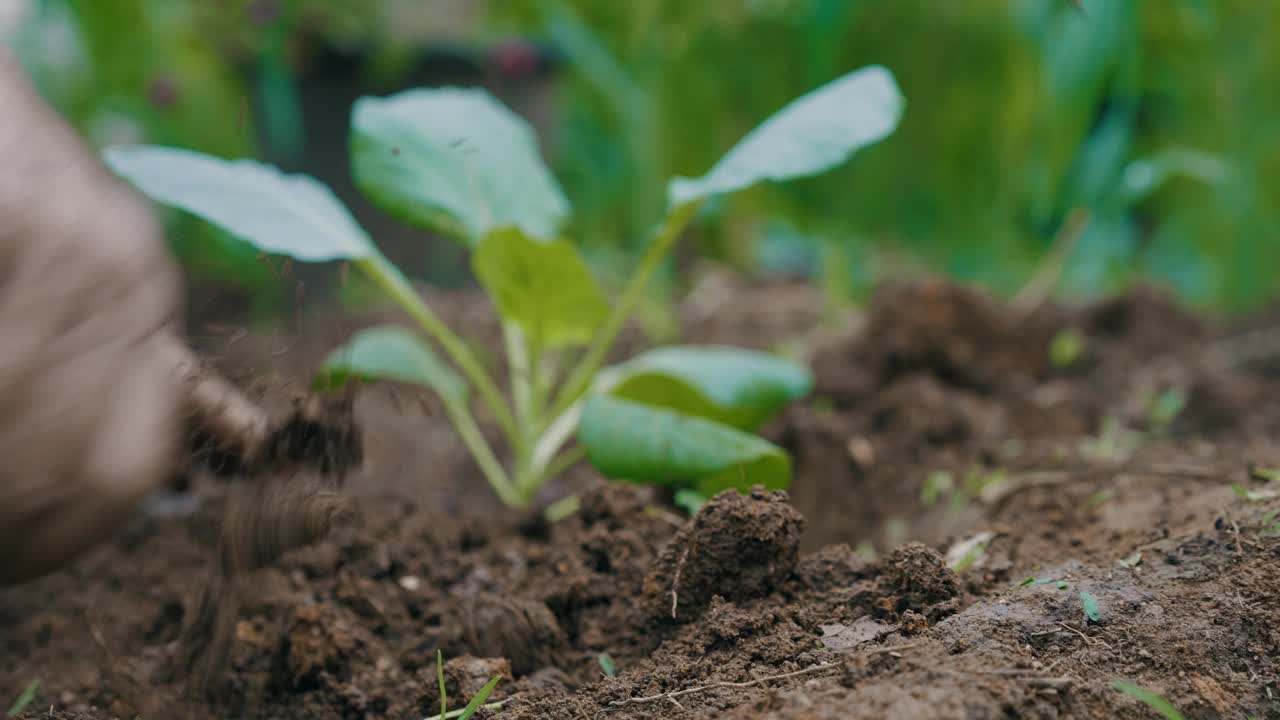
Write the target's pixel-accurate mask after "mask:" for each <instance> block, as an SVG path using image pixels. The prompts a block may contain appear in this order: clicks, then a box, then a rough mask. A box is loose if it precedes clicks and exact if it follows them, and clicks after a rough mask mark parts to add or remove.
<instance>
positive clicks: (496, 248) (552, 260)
mask: <svg viewBox="0 0 1280 720" xmlns="http://www.w3.org/2000/svg"><path fill="white" fill-rule="evenodd" d="M471 261H472V267H473V268H474V270H475V273H476V277H477V278H478V279H479V280H480V283H481V284H482V285H484V288H485V290H486V291H487V292H488V293H489V297H490V298H492V300H493V303H494V305H496V306H497V308H498V312H499V313H501V314H502V316H503V317H504V318H506V319H508V320H511V321H513V322H515V323H516V324H518V325H519V326H520V327H521V328H522V329H523V330H524V331H525V333H526V334H527V335H528V336H529V337H530V338H531V339H533V340H535V341H536V342H539V343H540V344H541V345H542V347H544V348H554V347H561V346H564V345H574V344H584V343H586V342H588V341H589V340H590V339H591V336H592V334H593V333H594V332H595V330H596V328H598V327H599V326H600V323H602V322H604V319H605V316H607V315H608V314H609V303H608V301H607V300H605V297H604V293H602V292H600V288H599V286H597V285H596V281H595V279H594V278H593V277H591V271H590V270H589V269H587V265H586V263H584V262H583V261H582V258H581V257H580V256H579V255H578V252H577V250H575V249H574V247H573V246H572V245H570V244H569V243H568V242H565V241H563V240H558V241H556V242H538V241H537V240H534V239H532V238H530V237H529V236H528V235H526V234H525V233H523V232H521V231H520V229H519V228H515V227H504V228H499V229H497V230H494V231H492V232H490V233H489V234H487V235H485V236H484V239H483V240H481V241H480V244H479V246H478V247H477V248H476V251H475V253H474V254H473V255H472V258H471Z"/></svg>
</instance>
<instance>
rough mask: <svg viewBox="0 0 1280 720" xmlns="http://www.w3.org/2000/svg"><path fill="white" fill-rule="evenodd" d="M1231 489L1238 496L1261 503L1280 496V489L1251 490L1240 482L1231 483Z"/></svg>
mask: <svg viewBox="0 0 1280 720" xmlns="http://www.w3.org/2000/svg"><path fill="white" fill-rule="evenodd" d="M1231 491H1232V492H1234V493H1235V494H1236V497H1238V498H1240V499H1241V500H1244V501H1245V502H1250V503H1260V502H1263V501H1264V500H1270V499H1272V498H1274V497H1280V490H1250V489H1249V488H1247V487H1245V486H1244V485H1241V484H1240V483H1231Z"/></svg>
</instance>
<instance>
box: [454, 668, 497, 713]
mask: <svg viewBox="0 0 1280 720" xmlns="http://www.w3.org/2000/svg"><path fill="white" fill-rule="evenodd" d="M501 679H502V676H501V675H494V676H493V679H492V680H490V681H489V682H487V683H485V685H484V687H482V688H480V692H478V693H476V696H475V697H473V698H471V702H469V703H467V706H466V707H465V708H463V709H462V714H461V715H459V716H458V720H467V718H470V717H471V716H472V715H475V714H476V713H477V712H480V707H481V706H482V705H484V701H485V700H488V699H489V693H491V692H493V689H494V688H495V687H497V686H498V681H499V680H501Z"/></svg>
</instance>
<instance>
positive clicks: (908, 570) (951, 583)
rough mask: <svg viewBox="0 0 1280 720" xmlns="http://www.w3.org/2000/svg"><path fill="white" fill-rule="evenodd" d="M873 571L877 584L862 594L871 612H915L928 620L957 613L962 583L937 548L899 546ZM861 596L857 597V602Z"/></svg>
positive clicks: (883, 615)
mask: <svg viewBox="0 0 1280 720" xmlns="http://www.w3.org/2000/svg"><path fill="white" fill-rule="evenodd" d="M877 570H878V572H875V571H873V577H875V579H876V580H875V584H874V586H873V587H872V588H870V589H868V590H865V591H863V592H862V593H860V598H861V599H863V600H864V601H868V602H867V604H868V605H869V609H870V610H871V612H872V614H874V615H875V616H877V617H878V618H880V619H886V620H898V619H901V618H902V617H903V616H904V615H905V614H906V613H909V612H914V613H916V614H918V615H921V616H923V617H924V618H925V619H927V620H929V621H936V620H937V619H939V618H941V617H945V616H946V615H950V614H952V613H954V612H955V610H956V606H957V603H956V602H955V601H956V600H957V599H958V598H959V596H960V583H959V581H958V579H957V577H956V574H955V572H954V571H952V570H951V568H949V567H947V565H946V563H945V562H944V561H943V559H942V555H940V554H939V553H938V551H937V550H934V549H933V548H930V547H928V546H927V545H924V544H922V543H918V542H911V543H907V544H906V545H903V546H901V547H899V548H896V549H895V550H894V551H893V553H892V554H890V555H889V557H888V558H886V559H885V560H884V561H883V562H881V563H879V566H878V568H877ZM860 598H859V597H855V599H854V600H855V602H857V601H858V600H859V599H860Z"/></svg>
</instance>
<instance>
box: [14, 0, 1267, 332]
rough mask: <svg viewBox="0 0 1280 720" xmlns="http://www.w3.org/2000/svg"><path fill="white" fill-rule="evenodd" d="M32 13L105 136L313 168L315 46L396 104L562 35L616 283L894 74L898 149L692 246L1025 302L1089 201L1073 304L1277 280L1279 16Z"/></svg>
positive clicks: (590, 240)
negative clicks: (805, 97) (756, 153)
mask: <svg viewBox="0 0 1280 720" xmlns="http://www.w3.org/2000/svg"><path fill="white" fill-rule="evenodd" d="M31 1H32V4H33V5H34V7H36V8H37V10H36V12H34V13H32V14H30V15H29V16H28V17H27V20H26V23H25V25H24V27H23V28H22V29H21V30H20V31H19V32H18V33H17V34H16V35H15V38H16V40H14V43H15V44H16V46H17V47H18V49H19V51H20V53H21V54H22V55H23V57H24V60H25V61H26V63H27V65H28V67H30V68H32V71H33V73H34V74H35V76H36V78H37V81H38V82H39V83H40V85H41V87H42V89H43V90H44V91H45V92H46V93H47V94H48V95H49V96H50V97H51V98H53V99H54V100H55V102H56V103H57V104H58V105H59V107H60V108H62V109H63V110H64V112H66V113H67V114H68V116H69V117H71V118H72V120H73V121H74V122H75V123H76V124H77V125H78V126H79V127H80V128H82V129H83V130H84V132H85V133H86V135H88V136H89V137H90V138H92V139H93V141H94V142H97V143H105V142H109V141H121V140H136V139H146V140H147V141H149V142H159V143H172V144H177V145H183V146H186V147H191V148H195V149H198V150H202V151H205V152H210V153H214V154H219V155H227V156H229V155H253V154H261V153H262V152H264V151H269V152H270V153H272V154H273V155H275V156H276V157H277V158H280V157H285V158H287V157H288V156H289V154H290V153H291V152H297V151H298V150H297V148H298V147H299V146H300V144H301V137H302V129H303V127H304V123H303V119H302V118H301V117H299V115H298V114H297V108H298V104H297V99H296V88H295V87H294V79H293V76H292V75H291V71H292V74H293V75H296V72H297V68H299V67H300V65H301V64H303V63H304V59H303V58H302V57H300V55H299V53H300V51H299V46H298V43H297V42H291V39H292V40H296V37H297V36H299V35H301V34H305V35H306V36H307V37H308V38H309V39H310V41H311V42H312V43H315V42H317V41H319V42H326V43H329V44H331V45H334V46H338V47H344V48H351V47H360V48H363V49H364V50H365V51H366V52H365V57H366V62H367V63H368V65H369V68H368V75H369V78H370V89H369V92H379V93H381V92H386V91H388V90H389V89H390V87H391V86H392V85H394V84H395V82H396V80H397V78H398V77H401V76H403V74H404V72H405V70H406V68H407V67H408V66H409V65H410V64H411V58H412V56H413V53H414V49H415V47H419V45H420V44H421V39H422V38H423V37H427V36H430V35H431V33H432V30H433V28H436V32H437V34H438V35H439V36H440V37H438V38H437V39H438V40H445V41H448V40H450V39H456V36H457V35H459V33H460V30H459V23H460V22H461V23H464V24H467V29H466V30H465V32H464V34H465V35H466V36H467V38H468V39H470V40H472V41H474V40H477V39H478V40H481V41H485V40H496V39H499V38H502V37H504V36H509V35H524V36H533V37H539V38H544V39H546V40H547V41H548V42H549V43H550V44H551V45H553V46H554V47H556V48H557V49H558V51H559V52H560V53H561V54H562V55H563V56H564V57H565V59H566V60H567V66H566V67H565V68H564V69H563V70H562V74H563V75H564V78H563V81H562V82H561V83H560V84H559V85H558V86H557V88H556V93H557V95H556V116H555V125H554V128H553V135H554V143H553V146H552V147H551V149H550V151H551V155H552V157H551V161H552V164H553V165H554V167H555V169H556V171H557V174H558V176H559V177H560V179H561V181H562V183H563V184H564V186H565V188H566V191H567V193H568V195H569V198H570V200H571V202H572V203H573V205H574V208H575V218H576V226H575V227H574V228H573V229H572V230H573V233H572V234H573V236H574V237H575V238H576V239H578V240H579V242H581V243H582V244H583V245H584V247H585V249H586V250H587V252H588V255H589V256H590V257H591V258H592V259H593V261H594V262H595V264H596V265H597V266H598V267H600V268H601V269H602V270H603V271H605V272H606V273H607V272H608V271H609V270H610V268H619V267H622V266H625V265H626V264H627V263H628V262H629V258H630V257H632V255H633V254H634V252H635V251H636V249H637V248H638V247H639V246H640V245H641V244H642V243H643V242H644V241H645V240H646V238H647V237H648V235H647V233H648V231H649V230H650V228H651V226H652V225H653V223H655V222H656V221H657V219H658V218H659V217H661V214H662V204H663V195H662V193H663V183H664V181H665V179H666V178H667V177H670V176H672V175H675V174H684V175H697V174H700V173H702V172H704V171H705V170H706V169H707V168H708V167H709V166H710V164H711V163H712V162H713V161H714V160H715V159H716V158H718V157H719V156H720V155H721V154H722V153H723V152H724V151H725V150H726V149H727V148H728V147H729V146H730V145H731V144H732V143H733V142H734V140H736V139H737V138H739V137H741V136H742V134H743V133H744V132H746V131H747V130H748V129H750V128H751V127H753V126H754V125H755V124H756V123H758V122H759V121H760V120H761V119H762V118H764V117H765V116H767V115H768V114H769V113H770V112H771V111H772V110H774V109H776V108H777V107H779V106H781V105H782V104H783V103H784V102H785V101H786V100H788V99H790V98H792V97H795V96H797V95H799V94H801V93H803V92H805V91H807V90H809V89H812V88H814V87H816V86H818V85H820V84H822V83H824V82H826V81H828V80H830V79H831V78H834V77H836V76H838V75H840V74H841V73H843V72H847V71H848V70H851V69H853V68H856V67H861V66H864V65H868V64H883V65H885V66H887V67H888V68H889V69H890V70H892V71H893V73H894V74H895V76H896V77H897V79H898V82H899V84H900V86H901V88H902V90H903V93H904V94H905V96H906V98H907V110H906V114H905V116H904V119H903V123H902V125H901V127H900V128H899V130H898V131H897V133H896V134H895V135H894V136H893V137H892V138H890V139H889V140H888V141H886V142H885V143H882V144H880V145H877V146H876V147H873V148H870V149H868V151H867V152H865V153H864V154H863V155H862V156H861V157H860V158H859V161H858V162H857V163H851V164H849V165H848V166H847V167H844V168H842V169H841V170H839V171H837V172H834V173H831V174H829V175H826V176H823V177H820V178H815V179H812V180H807V181H804V182H800V183H794V184H789V185H785V186H764V187H761V188H758V189H755V190H752V191H750V192H747V193H743V194H741V195H740V196H737V197H735V198H733V199H732V200H729V201H727V202H730V203H732V204H733V207H732V208H726V207H724V206H716V205H714V204H713V205H712V206H710V207H708V208H707V210H706V213H707V218H706V222H704V223H703V224H702V225H701V226H700V227H701V229H700V232H699V235H698V245H697V246H696V248H695V249H696V250H698V251H699V252H701V253H702V254H705V255H707V256H710V257H712V258H715V259H719V260H722V261H725V262H728V263H731V264H733V265H735V266H738V267H741V268H745V269H750V270H754V271H759V272H786V273H799V274H803V275H806V276H809V277H812V278H813V279H814V280H815V282H819V283H821V284H823V285H824V286H825V287H826V288H827V290H828V292H829V295H830V296H831V297H833V298H857V297H859V296H861V295H862V294H863V293H864V292H865V291H866V289H867V288H868V287H869V285H870V284H871V283H873V282H874V281H875V280H877V279H879V278H882V277H884V276H885V275H887V274H893V273H897V272H903V271H913V270H918V269H922V268H927V269H931V270H936V271H941V272H945V273H948V274H951V275H953V276H956V277H959V278H962V279H965V280H971V281H978V282H983V283H987V284H989V285H991V286H992V287H993V288H995V289H996V290H998V291H999V292H1002V293H1012V292H1013V291H1015V290H1017V289H1018V288H1019V287H1020V286H1021V285H1022V284H1023V283H1025V282H1026V281H1027V279H1028V278H1030V277H1031V276H1032V274H1033V272H1034V270H1035V268H1036V266H1037V263H1039V262H1040V261H1041V259H1042V258H1044V257H1045V256H1046V253H1048V250H1049V247H1050V244H1051V242H1052V239H1053V237H1054V236H1055V234H1056V233H1057V231H1058V229H1059V226H1060V225H1061V224H1062V222H1063V221H1064V219H1065V217H1066V216H1067V214H1068V213H1069V212H1070V211H1071V210H1072V209H1073V208H1076V207H1087V208H1089V209H1090V210H1091V211H1092V222H1091V224H1090V226H1089V227H1088V228H1087V230H1086V231H1085V233H1084V235H1083V236H1082V237H1081V238H1080V239H1079V241H1078V242H1077V243H1076V244H1075V246H1074V247H1073V248H1072V252H1071V254H1070V257H1069V259H1068V262H1067V263H1066V266H1065V270H1064V272H1063V275H1062V278H1061V284H1060V287H1059V290H1060V292H1061V293H1062V294H1064V295H1067V296H1075V297H1079V296H1088V295H1093V294H1096V293H1100V292H1107V291H1112V290H1116V289H1119V288H1121V287H1123V286H1125V285H1126V284H1128V283H1130V282H1132V281H1134V280H1135V279H1138V278H1154V279H1156V280H1158V281H1161V282H1164V283H1167V284H1169V285H1171V286H1173V287H1174V288H1175V289H1176V290H1177V291H1178V292H1179V293H1180V294H1181V295H1182V296H1183V297H1184V298H1186V299H1187V300H1189V301H1191V302H1193V303H1196V304H1198V305H1200V306H1203V307H1206V308H1214V309H1222V310H1242V309H1247V308H1250V307H1253V306H1256V305H1257V304H1259V303H1261V302H1263V301H1264V300H1266V299H1267V298H1269V297H1270V296H1271V295H1272V294H1273V293H1274V291H1275V289H1276V286H1277V280H1276V277H1277V274H1278V273H1277V272H1276V269H1277V268H1280V201H1278V200H1277V198H1278V197H1280V196H1278V195H1277V190H1276V189H1277V188H1280V142H1278V140H1280V138H1277V135H1280V122H1276V121H1277V119H1280V94H1277V93H1276V92H1275V91H1274V90H1275V88H1277V87H1280V3H1275V2H1264V1H1259V0H1164V1H1162V2H1145V3H1143V2H1138V1H1137V0H1083V2H1081V3H1080V5H1081V6H1082V7H1083V12H1082V11H1081V9H1079V8H1078V7H1077V6H1076V4H1075V3H1073V2H1070V1H1068V0H971V2H967V3H942V2H936V0H899V1H897V2H870V1H868V0H743V2H734V3H728V2H684V1H680V0H640V1H638V2H617V1H616V0H530V1H529V2H519V3H506V2H488V3H474V4H471V5H469V6H468V7H471V8H472V9H471V10H470V11H468V12H467V13H462V14H459V13H458V12H457V11H456V7H455V6H457V7H462V6H464V5H467V4H466V3H461V4H460V3H457V2H452V1H450V2H438V3H437V2H433V3H429V4H428V3H420V2H413V1H412V0H369V1H367V2H361V1H360V0H275V1H270V0H228V1H227V2H218V3H213V2H207V1H205V0H136V2H97V1H96V0H31ZM476 8H480V9H479V10H477V9H476ZM460 17H461V18H464V19H463V20H459V18H460ZM411 30H413V31H414V32H416V35H415V34H414V32H410V31H411ZM450 35H452V36H454V37H452V38H451V37H448V36H450ZM414 43H419V45H415V44H414ZM419 49H420V48H419ZM247 98H251V99H252V100H253V102H252V103H250V102H248V100H247ZM250 106H251V107H250ZM251 108H252V109H251ZM348 111H349V108H346V107H342V108H338V107H335V108H333V110H332V112H334V113H340V114H342V115H344V116H345V115H346V114H347V113H348ZM249 113H253V114H255V115H256V117H249V118H246V117H245V116H246V114H249ZM255 128H257V131H256V132H255ZM730 210H732V211H731V212H730ZM180 228H181V229H180V230H179V231H178V232H175V233H174V234H173V236H174V237H175V238H176V241H175V242H176V244H177V246H178V250H179V252H180V253H181V254H183V257H184V259H185V260H186V261H187V262H189V263H193V264H195V265H197V266H199V267H203V268H206V269H209V270H210V272H213V273H215V274H216V273H218V272H222V273H223V274H224V275H226V274H230V275H231V276H233V277H234V278H235V279H236V281H237V283H239V284H241V285H242V286H245V287H250V288H257V289H260V290H265V289H267V288H271V287H276V286H277V285H278V283H275V282H274V281H273V277H272V275H271V274H270V272H269V271H268V270H266V269H265V267H264V266H262V264H261V263H256V262H251V258H248V257H247V256H246V253H249V252H250V251H248V250H247V249H246V248H245V247H244V246H242V245H240V244H238V243H233V242H228V241H225V240H222V239H219V238H217V237H213V236H211V235H210V231H207V230H202V229H199V228H198V227H194V226H192V227H188V226H180Z"/></svg>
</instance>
